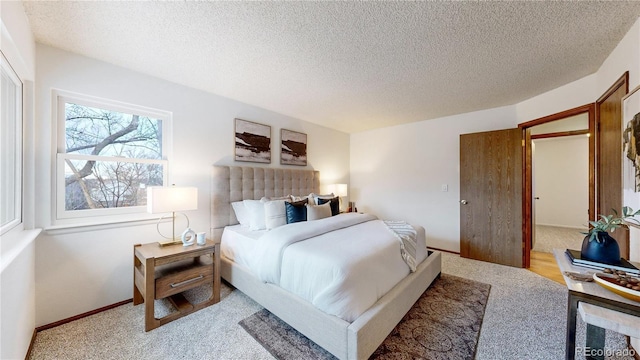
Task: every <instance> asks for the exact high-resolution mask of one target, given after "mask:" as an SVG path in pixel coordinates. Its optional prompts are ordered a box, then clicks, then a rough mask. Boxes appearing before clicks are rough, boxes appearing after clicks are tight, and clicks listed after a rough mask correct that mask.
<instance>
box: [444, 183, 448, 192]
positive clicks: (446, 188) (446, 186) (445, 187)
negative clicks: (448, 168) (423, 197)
mask: <svg viewBox="0 0 640 360" xmlns="http://www.w3.org/2000/svg"><path fill="white" fill-rule="evenodd" d="M447 191H449V185H447V184H442V192H447Z"/></svg>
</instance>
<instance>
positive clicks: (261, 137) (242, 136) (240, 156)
mask: <svg viewBox="0 0 640 360" xmlns="http://www.w3.org/2000/svg"><path fill="white" fill-rule="evenodd" d="M235 129H236V133H235V138H236V141H235V143H236V146H235V160H236V161H250V162H258V163H265V164H269V163H271V126H269V125H262V124H258V123H254V122H252V121H247V120H242V119H235Z"/></svg>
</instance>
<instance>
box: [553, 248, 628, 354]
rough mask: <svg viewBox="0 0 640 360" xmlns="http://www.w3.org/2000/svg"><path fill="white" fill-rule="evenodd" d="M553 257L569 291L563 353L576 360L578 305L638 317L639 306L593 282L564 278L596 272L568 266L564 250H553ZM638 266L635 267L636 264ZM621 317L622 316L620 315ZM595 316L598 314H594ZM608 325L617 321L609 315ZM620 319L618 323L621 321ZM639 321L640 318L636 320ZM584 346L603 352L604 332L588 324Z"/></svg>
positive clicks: (588, 309)
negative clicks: (593, 306)
mask: <svg viewBox="0 0 640 360" xmlns="http://www.w3.org/2000/svg"><path fill="white" fill-rule="evenodd" d="M553 255H554V256H555V258H556V262H557V263H558V267H559V268H560V272H561V273H562V276H563V277H564V281H565V283H566V284H567V288H568V290H569V298H568V303H567V342H566V348H565V354H566V359H567V360H574V359H575V355H576V354H575V351H576V346H575V345H576V316H577V315H578V306H579V304H580V303H583V304H591V305H595V306H597V307H600V308H604V309H609V310H613V311H615V312H617V313H624V314H629V315H633V316H637V317H640V303H638V302H635V301H633V300H629V299H626V298H624V297H622V296H620V295H617V294H615V293H613V292H611V291H609V290H607V289H605V288H603V287H601V286H600V285H598V284H596V283H595V282H582V281H576V280H572V279H570V278H569V277H567V276H566V275H565V274H564V272H565V271H569V272H576V273H583V274H593V273H594V272H597V270H593V269H589V268H585V267H580V266H574V265H573V264H571V260H569V258H568V257H567V255H566V254H565V250H563V249H554V250H553ZM635 265H637V264H635ZM590 309H592V307H590V306H589V305H587V306H583V307H582V308H581V311H582V312H584V311H587V312H588V311H591V310H590ZM620 315H622V314H620ZM595 316H597V315H595ZM608 317H610V318H608V319H607V321H609V322H616V321H617V320H616V318H615V317H612V316H608ZM623 317H627V318H628V316H622V317H621V319H620V321H623ZM638 322H640V319H638ZM586 346H588V347H590V348H592V349H602V347H603V346H604V329H603V328H601V327H598V326H595V325H592V324H590V323H587V344H586Z"/></svg>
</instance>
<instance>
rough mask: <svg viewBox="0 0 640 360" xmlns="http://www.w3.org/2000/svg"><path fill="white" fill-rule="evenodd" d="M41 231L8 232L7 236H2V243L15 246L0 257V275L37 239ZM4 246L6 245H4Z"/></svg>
mask: <svg viewBox="0 0 640 360" xmlns="http://www.w3.org/2000/svg"><path fill="white" fill-rule="evenodd" d="M41 231H42V229H32V230H16V231H9V232H8V233H7V234H5V235H3V236H2V237H3V239H2V240H3V241H6V240H8V241H11V242H13V243H14V244H15V245H13V246H11V247H10V248H9V250H7V251H6V253H4V252H3V253H2V254H1V255H0V264H2V266H1V267H0V273H2V272H3V271H4V270H5V269H6V268H7V267H9V266H10V265H11V263H12V262H13V260H15V259H16V258H17V257H18V256H19V255H20V254H21V253H22V252H23V251H24V249H26V248H27V246H29V245H30V244H31V243H32V242H33V241H34V240H35V239H36V238H37V237H38V235H40V232H41ZM5 245H6V244H5Z"/></svg>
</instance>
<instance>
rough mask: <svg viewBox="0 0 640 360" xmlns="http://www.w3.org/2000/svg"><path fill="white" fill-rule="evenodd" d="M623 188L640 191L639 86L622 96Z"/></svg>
mask: <svg viewBox="0 0 640 360" xmlns="http://www.w3.org/2000/svg"><path fill="white" fill-rule="evenodd" d="M622 140H623V151H624V154H623V159H624V160H623V166H622V168H623V174H624V175H623V188H625V189H627V188H633V191H635V192H640V86H638V87H637V88H635V89H633V91H631V92H630V93H629V94H627V95H626V96H625V97H623V98H622Z"/></svg>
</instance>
